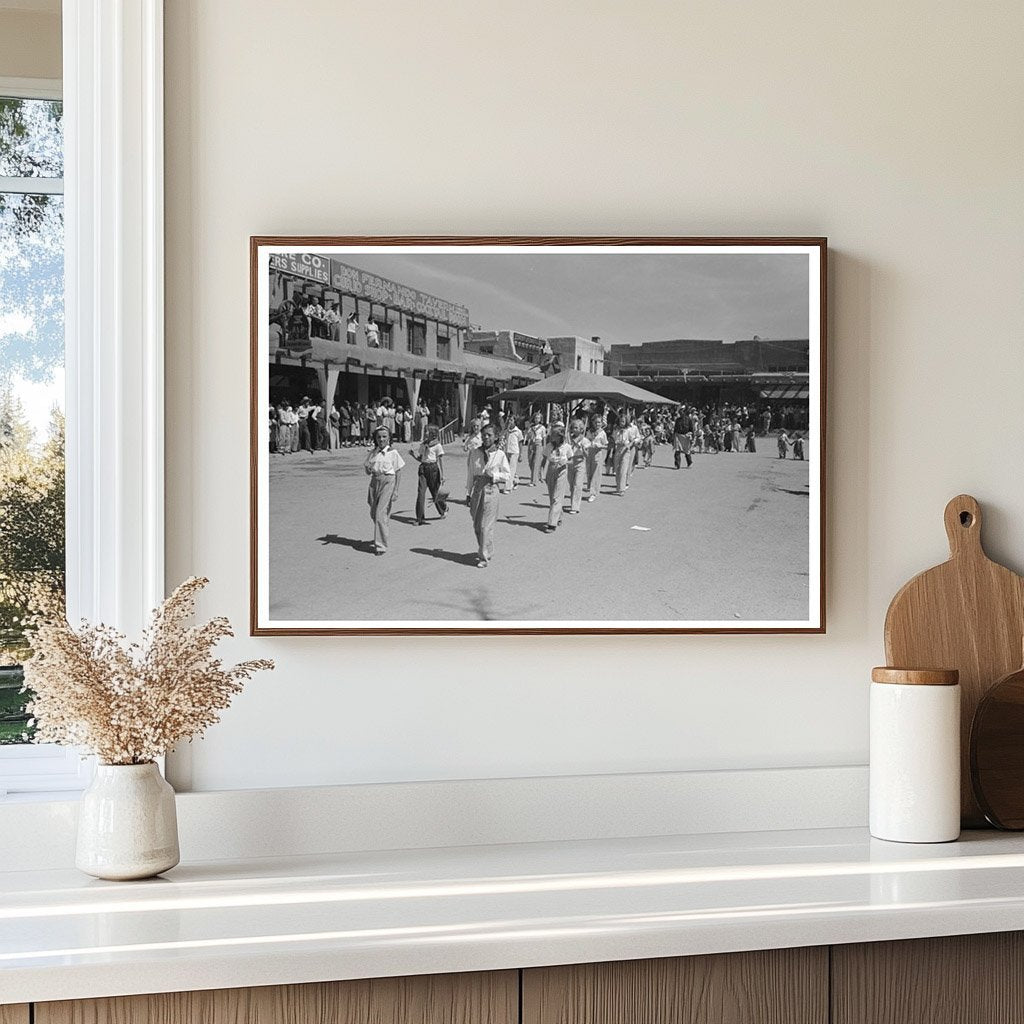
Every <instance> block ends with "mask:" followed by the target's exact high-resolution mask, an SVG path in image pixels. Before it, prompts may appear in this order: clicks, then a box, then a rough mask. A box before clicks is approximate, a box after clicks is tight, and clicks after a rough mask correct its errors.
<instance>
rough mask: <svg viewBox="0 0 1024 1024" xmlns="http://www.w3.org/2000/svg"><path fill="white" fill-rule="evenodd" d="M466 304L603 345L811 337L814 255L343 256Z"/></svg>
mask: <svg viewBox="0 0 1024 1024" xmlns="http://www.w3.org/2000/svg"><path fill="white" fill-rule="evenodd" d="M339 258H340V259H342V260H344V261H345V262H346V263H349V264H351V265H352V266H354V267H359V268H360V269H362V270H368V271H371V272H372V273H376V274H380V275H381V276H382V277H388V278H391V279H392V280H394V281H398V282H399V283H401V284H406V285H410V286H412V287H413V288H418V289H420V291H425V292H430V293H431V294H432V295H436V296H437V297H438V298H442V299H449V300H451V301H454V302H461V303H463V304H464V305H466V306H468V307H469V316H470V320H471V322H472V323H475V324H480V325H481V326H482V327H483V328H484V329H485V330H517V331H520V332H522V333H524V334H534V335H539V336H541V337H553V336H557V335H560V334H576V335H579V336H581V337H584V338H589V337H592V336H593V335H599V336H600V337H601V339H602V341H603V342H604V343H605V344H613V343H624V344H630V345H636V344H639V343H640V342H642V341H658V340H663V339H667V338H721V339H722V340H724V341H735V340H736V339H737V338H750V337H753V336H754V335H755V334H757V335H759V336H760V337H762V338H806V337H807V336H808V304H807V289H808V279H809V275H808V266H809V261H808V258H807V256H805V255H801V254H793V253H772V254H768V255H752V254H736V253H728V254H722V255H708V254H704V253H697V254H685V253H684V254H675V255H671V254H669V255H662V254H660V253H659V254H652V255H647V254H622V253H608V254H604V253H586V254H578V253H571V254H567V253H558V252H553V253H544V254H536V255H535V254H532V253H527V254H513V255H508V256H506V255H490V254H486V255H478V254H470V255H461V254H460V255H454V254H448V253H438V254H433V253H431V254H426V255H413V254H405V255H390V254H387V255H376V254H362V253H358V254H347V255H342V256H340V257H339Z"/></svg>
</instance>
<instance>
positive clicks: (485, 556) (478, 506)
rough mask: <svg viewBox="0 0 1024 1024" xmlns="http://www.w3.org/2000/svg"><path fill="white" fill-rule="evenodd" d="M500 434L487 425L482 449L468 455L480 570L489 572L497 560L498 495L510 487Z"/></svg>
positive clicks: (475, 449)
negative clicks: (495, 534)
mask: <svg viewBox="0 0 1024 1024" xmlns="http://www.w3.org/2000/svg"><path fill="white" fill-rule="evenodd" d="M497 436H498V435H497V431H496V430H495V429H494V426H493V424H490V423H488V424H487V426H486V427H483V428H482V429H481V431H480V447H479V448H474V449H473V450H472V451H471V452H470V453H469V469H470V475H471V476H472V479H473V484H472V490H471V491H470V495H469V509H470V512H472V514H473V531H474V532H475V533H476V542H477V552H478V553H477V562H476V564H477V568H479V569H486V568H487V565H488V563H489V562H490V561H491V559H492V558H493V557H494V524H495V522H496V521H497V519H498V494H499V492H500V491H504V490H505V488H507V487H508V484H509V469H508V459H507V458H505V453H504V452H503V451H502V450H501V449H500V448H499V447H498V445H497Z"/></svg>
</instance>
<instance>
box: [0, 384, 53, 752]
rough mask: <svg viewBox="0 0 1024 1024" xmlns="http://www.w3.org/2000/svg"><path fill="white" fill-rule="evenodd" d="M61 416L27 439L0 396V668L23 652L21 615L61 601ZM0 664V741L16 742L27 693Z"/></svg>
mask: <svg viewBox="0 0 1024 1024" xmlns="http://www.w3.org/2000/svg"><path fill="white" fill-rule="evenodd" d="M64 555H65V546H64V418H63V416H61V415H60V413H58V412H56V411H55V412H54V415H53V420H52V423H51V426H50V433H49V436H48V438H47V439H46V441H45V443H44V444H43V445H42V446H41V447H38V446H36V445H34V444H33V442H32V432H31V430H30V429H29V428H28V424H27V423H26V421H25V417H24V414H23V413H22V411H21V406H20V403H19V402H18V400H17V398H15V397H14V396H13V395H12V394H11V393H10V392H9V391H8V392H7V393H5V394H3V395H2V396H0V665H5V664H6V665H11V664H16V663H17V662H19V661H23V660H24V659H25V658H26V657H27V656H28V655H29V654H30V653H31V642H32V637H31V631H30V628H29V625H28V620H29V619H30V617H31V615H32V614H33V613H35V612H36V611H39V610H41V609H44V608H54V607H56V608H57V609H63V601H64V584H65V569H64ZM12 679H13V677H12V675H11V674H10V673H4V671H3V669H0V743H4V742H7V743H12V742H22V740H23V735H22V734H23V733H24V731H25V725H24V722H25V720H26V717H27V716H25V715H23V714H21V709H22V707H23V706H24V704H25V702H26V700H27V699H28V696H27V695H25V694H20V693H19V692H18V690H17V689H16V688H14V687H13V685H12Z"/></svg>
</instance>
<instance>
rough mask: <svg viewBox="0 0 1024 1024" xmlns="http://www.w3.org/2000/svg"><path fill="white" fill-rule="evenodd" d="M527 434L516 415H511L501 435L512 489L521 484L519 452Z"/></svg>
mask: <svg viewBox="0 0 1024 1024" xmlns="http://www.w3.org/2000/svg"><path fill="white" fill-rule="evenodd" d="M524 440H525V435H524V434H523V432H522V431H521V430H520V429H519V424H518V423H516V421H515V417H514V416H511V415H510V416H509V417H508V419H507V420H506V423H505V430H504V432H503V433H502V435H501V447H502V450H503V451H504V452H505V458H506V459H508V468H509V473H510V474H511V479H512V490H515V489H516V488H517V487H518V486H519V452H520V450H521V448H522V443H523V441H524Z"/></svg>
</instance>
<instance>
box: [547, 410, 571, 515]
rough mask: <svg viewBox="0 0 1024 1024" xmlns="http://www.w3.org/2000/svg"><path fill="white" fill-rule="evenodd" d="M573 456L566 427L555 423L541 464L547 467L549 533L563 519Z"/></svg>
mask: <svg viewBox="0 0 1024 1024" xmlns="http://www.w3.org/2000/svg"><path fill="white" fill-rule="evenodd" d="M571 458H572V447H571V446H570V445H568V444H567V443H566V440H565V427H563V426H562V425H561V424H560V423H555V424H553V425H552V427H551V433H550V434H549V435H548V443H547V444H546V445H545V446H544V450H543V451H542V452H541V466H542V468H543V467H546V473H545V476H544V480H545V482H546V483H547V485H548V522H547V526H545V530H546V531H547V532H548V533H554V532H555V530H556V529H558V524H559V523H560V522H561V521H562V502H563V501H564V500H565V485H566V480H567V479H568V473H569V460H570V459H571Z"/></svg>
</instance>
